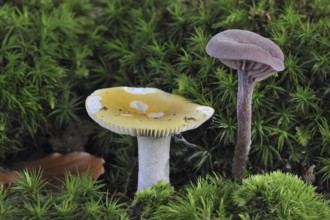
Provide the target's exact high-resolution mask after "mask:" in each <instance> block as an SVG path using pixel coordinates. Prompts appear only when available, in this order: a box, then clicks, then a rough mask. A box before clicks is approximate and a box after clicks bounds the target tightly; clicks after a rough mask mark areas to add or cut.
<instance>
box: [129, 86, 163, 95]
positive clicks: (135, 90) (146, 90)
mask: <svg viewBox="0 0 330 220" xmlns="http://www.w3.org/2000/svg"><path fill="white" fill-rule="evenodd" d="M124 89H125V91H126V92H128V93H131V94H136V95H138V94H149V93H156V92H157V89H155V88H136V87H135V88H134V87H124Z"/></svg>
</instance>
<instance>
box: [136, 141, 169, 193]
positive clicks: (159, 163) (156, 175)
mask: <svg viewBox="0 0 330 220" xmlns="http://www.w3.org/2000/svg"><path fill="white" fill-rule="evenodd" d="M137 140H138V148H139V151H138V153H139V155H138V156H139V175H138V189H137V191H141V190H143V189H146V188H149V187H151V186H152V185H154V184H155V183H157V182H158V181H164V182H167V183H169V182H170V177H169V173H170V165H169V162H170V161H169V160H170V142H171V136H167V137H163V138H153V137H146V136H138V137H137Z"/></svg>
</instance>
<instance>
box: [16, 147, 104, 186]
mask: <svg viewBox="0 0 330 220" xmlns="http://www.w3.org/2000/svg"><path fill="white" fill-rule="evenodd" d="M103 164H104V160H103V158H99V157H95V156H93V155H91V154H89V153H86V152H71V153H67V154H61V153H52V154H50V155H48V156H46V157H44V158H42V159H40V160H35V161H30V162H21V163H19V164H16V165H14V168H15V169H16V170H18V171H22V170H28V171H32V170H39V169H41V171H42V173H43V177H44V178H46V179H47V180H48V181H50V182H52V183H54V182H56V183H58V182H59V180H63V179H64V177H65V174H66V173H71V174H72V175H74V176H75V175H78V174H82V173H85V172H87V173H88V175H89V176H90V177H91V178H93V179H96V178H98V177H99V176H100V175H102V174H103V173H104V167H103Z"/></svg>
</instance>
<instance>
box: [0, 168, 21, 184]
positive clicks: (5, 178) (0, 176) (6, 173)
mask: <svg viewBox="0 0 330 220" xmlns="http://www.w3.org/2000/svg"><path fill="white" fill-rule="evenodd" d="M18 177H19V173H18V172H17V171H11V170H5V169H0V185H5V186H10V185H11V184H12V182H13V181H14V180H15V179H17V178H18Z"/></svg>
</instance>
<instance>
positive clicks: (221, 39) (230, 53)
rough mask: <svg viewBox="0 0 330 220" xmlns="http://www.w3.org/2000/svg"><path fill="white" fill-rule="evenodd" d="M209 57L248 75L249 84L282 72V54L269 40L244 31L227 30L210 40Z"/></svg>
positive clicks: (207, 47)
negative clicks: (250, 81)
mask: <svg viewBox="0 0 330 220" xmlns="http://www.w3.org/2000/svg"><path fill="white" fill-rule="evenodd" d="M206 52H207V54H208V55H210V56H211V57H215V58H218V59H219V60H220V61H221V62H222V63H224V64H225V65H227V66H229V67H230V68H233V69H235V70H243V71H245V72H247V74H248V76H249V77H250V78H251V80H252V81H261V80H263V79H266V78H268V77H269V76H270V75H272V73H273V72H275V71H282V70H284V63H283V61H284V55H283V52H282V50H281V49H280V48H279V47H278V46H277V45H276V44H275V43H274V42H273V41H271V40H269V39H267V38H264V37H262V36H260V35H259V34H256V33H253V32H251V31H246V30H236V29H232V30H227V31H223V32H220V33H218V34H216V35H215V36H213V37H212V38H211V40H210V41H209V42H208V44H207V46H206Z"/></svg>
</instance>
